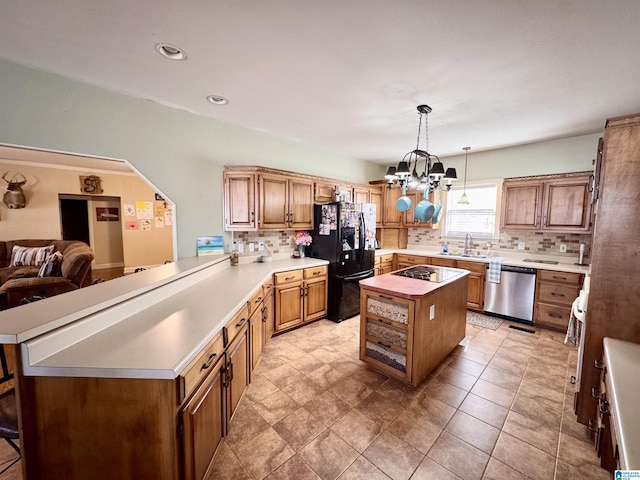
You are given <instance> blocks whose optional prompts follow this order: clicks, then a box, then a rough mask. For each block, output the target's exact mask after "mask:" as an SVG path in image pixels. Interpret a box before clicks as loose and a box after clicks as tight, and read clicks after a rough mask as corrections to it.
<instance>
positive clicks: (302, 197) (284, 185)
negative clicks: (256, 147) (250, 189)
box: [258, 174, 313, 230]
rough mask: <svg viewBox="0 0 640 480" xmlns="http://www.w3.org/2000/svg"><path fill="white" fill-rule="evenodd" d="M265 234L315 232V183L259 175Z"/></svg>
mask: <svg viewBox="0 0 640 480" xmlns="http://www.w3.org/2000/svg"><path fill="white" fill-rule="evenodd" d="M258 194H259V204H260V216H259V219H258V221H259V226H260V229H261V230H287V229H305V228H313V181H311V180H308V179H304V178H288V177H286V176H284V175H275V174H260V175H258Z"/></svg>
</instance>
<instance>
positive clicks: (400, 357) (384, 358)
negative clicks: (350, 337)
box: [365, 339, 407, 378]
mask: <svg viewBox="0 0 640 480" xmlns="http://www.w3.org/2000/svg"><path fill="white" fill-rule="evenodd" d="M365 355H366V356H367V357H369V358H370V359H373V360H375V362H377V363H380V364H382V365H384V366H385V367H387V368H384V370H385V371H387V372H389V373H391V374H393V373H395V372H397V373H396V375H399V376H400V377H401V378H404V377H406V376H407V356H406V355H405V354H404V353H400V352H397V351H395V350H393V349H391V348H388V347H386V346H383V345H380V344H379V343H378V342H375V341H370V340H369V339H367V340H366V342H365ZM394 371H395V372H394Z"/></svg>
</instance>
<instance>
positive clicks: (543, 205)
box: [500, 172, 592, 233]
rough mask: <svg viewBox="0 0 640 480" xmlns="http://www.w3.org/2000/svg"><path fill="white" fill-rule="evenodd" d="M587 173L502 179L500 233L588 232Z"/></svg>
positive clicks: (588, 179)
mask: <svg viewBox="0 0 640 480" xmlns="http://www.w3.org/2000/svg"><path fill="white" fill-rule="evenodd" d="M591 187H592V176H591V172H578V173H574V174H566V175H548V176H540V177H535V178H531V179H517V180H516V179H506V180H505V181H504V183H503V186H502V217H501V222H500V227H501V229H502V230H546V231H555V232H573V233H579V232H588V231H589V230H590V228H591V221H590V220H591Z"/></svg>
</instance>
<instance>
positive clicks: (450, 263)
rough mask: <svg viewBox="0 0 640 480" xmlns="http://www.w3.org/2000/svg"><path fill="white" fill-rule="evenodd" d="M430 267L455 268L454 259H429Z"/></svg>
mask: <svg viewBox="0 0 640 480" xmlns="http://www.w3.org/2000/svg"><path fill="white" fill-rule="evenodd" d="M431 265H437V266H438V267H451V268H455V266H456V261H455V260H454V259H452V258H437V257H431Z"/></svg>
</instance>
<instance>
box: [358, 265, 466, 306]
mask: <svg viewBox="0 0 640 480" xmlns="http://www.w3.org/2000/svg"><path fill="white" fill-rule="evenodd" d="M436 268H437V269H438V270H446V271H448V272H458V275H456V276H454V277H452V278H449V279H447V280H443V281H441V282H431V281H426V280H419V279H416V278H407V277H403V276H401V275H395V274H393V273H385V274H384V275H378V276H375V277H371V278H367V279H364V280H360V286H361V287H363V288H367V289H369V290H373V291H374V292H379V293H388V294H390V295H395V296H398V297H402V298H407V299H409V300H412V299H415V298H419V297H423V296H425V295H428V294H429V293H432V292H434V291H436V290H438V289H439V288H441V287H443V286H445V285H448V284H450V283H452V282H455V281H457V280H460V279H461V278H464V277H465V276H467V275H469V273H470V272H469V270H463V269H461V268H448V267H436Z"/></svg>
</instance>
